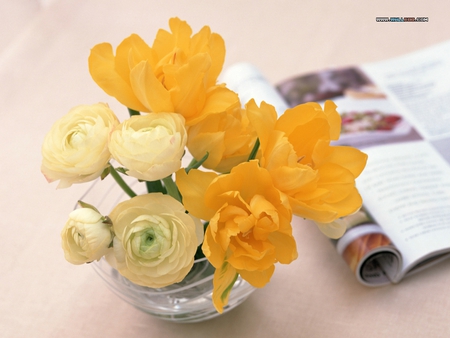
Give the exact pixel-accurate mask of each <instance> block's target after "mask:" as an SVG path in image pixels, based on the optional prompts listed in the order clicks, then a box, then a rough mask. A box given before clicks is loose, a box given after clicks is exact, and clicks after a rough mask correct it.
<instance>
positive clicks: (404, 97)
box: [361, 41, 450, 162]
mask: <svg viewBox="0 0 450 338" xmlns="http://www.w3.org/2000/svg"><path fill="white" fill-rule="evenodd" d="M361 69H362V71H363V72H364V73H365V74H367V75H368V76H369V77H370V78H371V79H372V80H373V81H374V82H376V83H377V86H378V87H379V88H381V89H382V91H383V92H385V93H386V94H387V95H388V96H389V98H390V99H391V100H392V101H393V102H395V105H396V106H397V107H398V108H399V110H400V111H401V114H402V115H403V116H404V117H405V118H406V119H407V120H408V121H409V122H410V123H411V124H412V125H413V126H414V127H415V128H416V129H417V130H418V131H419V133H420V134H421V135H422V137H423V138H424V139H426V140H429V141H430V142H431V143H432V144H433V146H434V147H435V148H436V149H437V150H438V151H439V152H440V153H441V154H442V155H443V156H444V158H446V159H447V161H448V162H450V147H449V146H448V144H449V141H450V77H449V76H448V74H450V41H446V42H444V43H441V44H438V45H435V46H432V47H429V48H426V49H422V50H419V51H417V52H415V53H412V54H408V55H405V56H402V57H398V58H395V59H391V60H387V61H383V62H377V63H372V64H365V65H362V66H361Z"/></svg>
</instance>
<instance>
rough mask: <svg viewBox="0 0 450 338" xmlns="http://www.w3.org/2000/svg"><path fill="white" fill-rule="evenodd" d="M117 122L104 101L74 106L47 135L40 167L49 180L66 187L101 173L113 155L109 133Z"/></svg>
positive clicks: (93, 177) (90, 179)
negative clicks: (109, 147)
mask: <svg viewBox="0 0 450 338" xmlns="http://www.w3.org/2000/svg"><path fill="white" fill-rule="evenodd" d="M118 124H119V120H118V119H117V117H116V116H115V115H114V113H113V111H112V110H111V109H109V107H108V106H107V105H106V104H104V103H97V104H93V105H80V106H77V107H74V108H72V109H71V110H70V111H69V113H68V114H67V115H65V116H63V117H62V118H61V119H59V120H58V121H56V123H55V124H54V125H53V126H52V128H51V130H50V131H49V133H48V134H47V135H46V136H45V139H44V142H43V145H42V157H43V158H42V165H41V171H42V173H43V174H44V176H45V177H46V179H47V181H49V182H53V181H57V180H59V184H58V188H67V187H70V186H71V185H72V184H74V183H83V182H88V181H92V180H94V179H96V178H97V177H99V176H100V175H101V173H102V172H103V170H104V169H105V167H106V166H107V165H108V161H109V160H110V158H111V154H110V152H109V150H108V135H109V133H110V131H111V130H112V129H113V128H114V127H115V126H116V125H118Z"/></svg>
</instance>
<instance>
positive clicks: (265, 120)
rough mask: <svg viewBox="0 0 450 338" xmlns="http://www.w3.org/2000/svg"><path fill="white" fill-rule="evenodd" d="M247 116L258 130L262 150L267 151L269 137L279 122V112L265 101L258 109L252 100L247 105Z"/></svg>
mask: <svg viewBox="0 0 450 338" xmlns="http://www.w3.org/2000/svg"><path fill="white" fill-rule="evenodd" d="M245 108H246V110H247V116H248V119H249V120H250V123H251V124H252V125H253V127H254V128H255V130H256V134H257V135H258V138H259V142H260V144H261V148H262V149H265V148H266V146H267V142H268V140H269V135H270V133H271V132H272V130H273V129H274V127H275V123H276V121H277V112H276V111H275V108H274V107H273V106H271V105H269V104H267V103H265V102H264V101H263V102H261V107H260V108H258V106H257V105H256V102H255V100H254V99H251V100H250V101H249V102H248V103H247V104H246V105H245Z"/></svg>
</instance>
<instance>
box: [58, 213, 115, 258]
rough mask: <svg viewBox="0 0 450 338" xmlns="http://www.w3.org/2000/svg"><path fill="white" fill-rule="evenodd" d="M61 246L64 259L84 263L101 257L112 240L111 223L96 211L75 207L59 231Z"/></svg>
mask: <svg viewBox="0 0 450 338" xmlns="http://www.w3.org/2000/svg"><path fill="white" fill-rule="evenodd" d="M61 239H62V243H61V245H62V248H63V250H64V256H65V258H66V260H67V261H68V262H70V263H72V264H84V263H89V262H92V261H95V260H99V259H100V258H102V257H103V256H104V255H105V254H106V253H107V252H108V250H109V249H108V248H109V245H110V244H111V242H112V240H113V233H112V231H111V225H110V224H108V223H105V218H104V217H103V216H102V215H101V214H99V213H98V211H96V210H93V209H90V208H80V209H75V210H74V211H72V212H71V213H70V214H69V220H68V221H67V222H66V224H65V226H64V228H63V230H62V231H61Z"/></svg>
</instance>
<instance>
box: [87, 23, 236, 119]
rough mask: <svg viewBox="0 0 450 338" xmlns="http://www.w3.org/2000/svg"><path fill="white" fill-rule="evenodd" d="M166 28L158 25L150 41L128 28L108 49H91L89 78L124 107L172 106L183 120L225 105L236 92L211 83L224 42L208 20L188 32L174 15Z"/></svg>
mask: <svg viewBox="0 0 450 338" xmlns="http://www.w3.org/2000/svg"><path fill="white" fill-rule="evenodd" d="M169 25H170V29H171V32H168V31H165V30H162V29H161V30H159V31H158V34H157V36H156V38H155V41H154V43H153V46H152V47H150V46H148V45H147V44H146V43H145V42H144V41H143V40H142V38H141V37H139V36H138V35H136V34H132V35H131V36H129V37H128V38H126V39H125V40H123V41H122V42H121V43H120V44H119V46H118V47H117V50H116V55H114V53H113V49H112V46H111V45H110V44H109V43H101V44H98V45H96V46H95V47H94V48H92V50H91V54H90V56H89V71H90V73H91V76H92V78H93V79H94V81H95V82H96V83H97V84H98V85H99V86H100V87H101V88H102V89H103V90H104V91H105V92H106V93H107V94H109V95H111V96H114V97H115V98H116V99H117V100H118V101H119V102H121V103H122V104H124V105H125V106H127V107H128V108H131V109H134V110H137V111H142V112H155V113H159V112H175V113H178V114H181V115H183V117H184V118H185V119H186V125H188V126H189V125H192V124H195V123H196V122H198V121H199V120H201V119H202V118H203V117H204V116H206V115H208V114H210V113H215V112H220V111H224V110H225V109H226V108H227V107H228V106H230V105H233V104H236V102H238V97H237V95H236V94H235V93H234V92H232V91H230V90H229V89H227V88H225V87H224V86H220V85H216V81H217V77H218V75H219V73H220V71H221V70H222V66H223V62H224V58H225V44H224V42H223V39H222V37H221V36H220V35H218V34H216V33H211V30H210V28H209V27H208V26H205V27H203V28H202V29H201V30H200V31H199V32H198V33H196V34H194V35H192V30H191V27H190V26H189V25H188V24H187V23H186V22H185V21H181V20H180V19H178V18H172V19H170V21H169Z"/></svg>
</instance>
